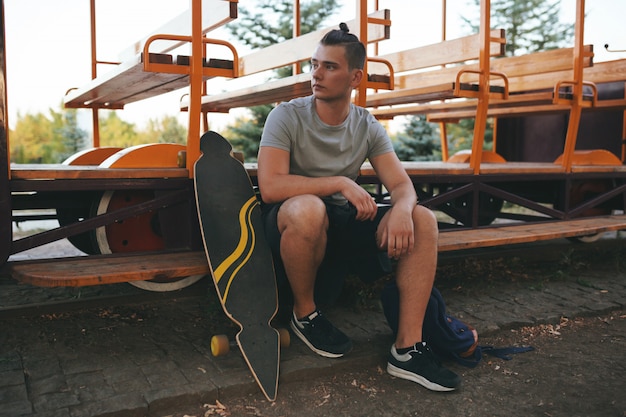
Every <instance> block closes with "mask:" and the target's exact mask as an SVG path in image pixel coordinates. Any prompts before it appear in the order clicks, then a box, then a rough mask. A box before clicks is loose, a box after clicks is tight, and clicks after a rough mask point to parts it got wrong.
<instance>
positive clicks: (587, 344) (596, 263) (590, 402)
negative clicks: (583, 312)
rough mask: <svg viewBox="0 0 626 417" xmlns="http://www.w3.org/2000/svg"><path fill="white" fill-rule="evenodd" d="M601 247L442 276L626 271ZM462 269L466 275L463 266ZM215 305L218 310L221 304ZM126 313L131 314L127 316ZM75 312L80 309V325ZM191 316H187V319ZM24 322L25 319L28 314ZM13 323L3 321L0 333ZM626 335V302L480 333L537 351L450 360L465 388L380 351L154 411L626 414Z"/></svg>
mask: <svg viewBox="0 0 626 417" xmlns="http://www.w3.org/2000/svg"><path fill="white" fill-rule="evenodd" d="M615 246H617V245H612V246H610V247H611V248H615ZM597 248H598V249H596V251H595V252H586V253H585V254H584V255H580V254H575V253H573V252H572V251H571V250H568V251H566V252H564V254H559V255H558V259H557V260H556V261H555V260H554V259H547V260H546V259H544V260H543V261H540V262H538V263H537V262H530V261H529V258H524V257H521V258H515V259H514V258H510V257H507V256H504V257H500V258H498V259H496V260H495V261H490V262H475V261H471V260H461V261H457V262H452V263H449V264H447V266H446V265H443V266H441V268H440V270H439V274H440V275H442V276H445V282H441V281H440V282H439V283H440V284H441V285H446V286H447V288H448V289H454V290H455V291H461V292H463V293H464V294H467V296H472V294H474V295H475V294H476V293H477V292H478V291H479V289H480V288H484V287H485V286H494V285H496V284H497V282H498V280H500V281H501V280H502V279H503V278H502V276H503V275H505V276H506V280H508V281H510V282H512V283H518V284H519V283H522V284H523V285H524V286H534V287H541V285H542V283H543V282H545V281H547V280H553V279H557V280H561V279H576V280H578V281H580V280H581V278H579V277H578V274H577V273H576V271H577V270H580V269H584V270H586V271H587V272H589V271H590V270H591V271H594V273H596V274H607V273H622V274H623V273H626V272H624V264H623V261H622V259H626V258H624V257H623V255H624V254H625V253H626V244H623V245H620V246H619V248H618V249H619V250H617V249H615V252H614V253H609V251H608V250H607V249H606V247H602V246H598V247H597ZM470 262H471V264H470ZM468 271H474V276H470V275H468ZM495 271H497V272H498V273H495ZM503 271H504V272H506V274H504V273H503ZM455 272H457V273H458V274H457V275H455ZM586 276H589V274H586ZM581 284H585V283H584V282H581ZM438 285H439V284H438ZM353 292H355V291H353ZM359 297H360V301H359V300H356V301H355V302H357V303H359V304H360V303H361V301H362V299H365V300H367V299H368V298H370V297H369V295H368V294H363V293H360V292H359ZM203 302H204V301H203ZM152 309H154V311H152ZM126 310H128V311H126ZM203 310H204V309H203ZM211 310H212V311H216V312H219V309H218V308H217V307H216V308H215V309H211ZM112 311H113V313H115V314H116V316H117V317H119V318H118V319H117V320H119V321H124V320H125V322H126V321H127V322H129V323H134V322H136V321H137V319H136V318H135V315H136V314H139V313H137V311H138V310H137V307H136V306H133V308H132V309H131V308H128V307H124V306H118V307H116V308H114V309H112ZM141 311H143V310H141ZM204 311H205V312H206V310H204ZM105 312H109V311H108V310H106V309H103V313H102V314H104V313H105ZM109 313H110V312H109ZM131 313H132V314H131ZM111 314H112V313H111ZM142 314H143V315H144V316H145V317H144V319H145V318H147V317H149V316H150V314H153V315H155V316H159V314H158V311H157V310H156V308H155V307H150V306H147V307H146V308H145V311H143V312H142ZM204 314H206V313H204ZM139 316H141V314H139ZM139 316H138V317H139ZM126 317H129V318H128V319H127V320H126V319H125V318H126ZM141 317H143V316H141ZM60 318H61V319H62V320H60V322H62V323H63V324H64V325H65V326H78V325H81V324H80V320H81V313H80V312H75V313H67V314H63V317H60ZM72 318H76V322H77V323H78V324H75V323H74V322H73V320H72ZM54 319H55V320H56V317H54ZM131 319H132V320H131ZM177 319H180V318H176V317H168V320H171V321H172V323H171V325H172V328H173V329H174V330H176V320H177ZM190 319H192V318H191V317H187V316H186V317H185V320H190ZM45 320H49V317H48V316H46V317H43V316H42V317H40V318H39V319H30V320H29V321H28V324H29V325H31V326H33V327H34V328H35V329H39V327H36V326H41V325H42V324H41V322H42V321H45ZM197 320H202V321H203V322H211V323H216V325H217V323H224V320H225V319H223V317H222V319H221V320H218V319H217V318H216V317H204V316H202V317H198V318H197ZM16 322H18V320H16ZM19 323H22V324H24V322H23V321H19ZM220 325H221V324H220ZM48 327H49V325H47V326H46V328H48ZM78 328H80V327H78ZM4 330H6V329H0V332H3V331H4ZM37 331H41V330H37ZM204 334H206V332H205V331H204V330H203V332H200V329H198V334H197V335H195V334H194V335H195V336H197V337H198V338H201V337H203V335H204ZM625 334H626V311H613V312H611V313H607V314H604V315H602V316H599V317H598V316H596V317H578V318H576V317H570V318H568V319H566V318H563V319H561V322H560V323H559V324H543V325H538V326H534V327H520V328H514V329H506V330H500V331H497V332H495V333H490V334H489V335H488V336H485V335H481V338H480V344H481V345H483V346H488V345H493V346H496V347H505V346H522V345H523V346H527V345H530V346H533V347H534V348H535V350H534V351H532V352H527V353H523V354H519V355H515V356H513V357H512V359H511V360H510V361H505V360H502V359H497V358H494V357H490V356H484V358H483V360H482V362H481V363H480V364H479V365H478V366H477V367H476V368H472V369H470V368H466V367H463V366H461V365H456V364H448V365H449V367H450V368H451V369H452V370H454V371H455V372H457V373H459V374H460V375H461V376H462V379H463V385H462V387H461V389H460V390H458V391H456V392H452V393H435V392H430V391H428V390H426V389H424V388H422V387H421V386H418V385H417V384H414V383H412V382H408V381H404V380H400V379H395V378H393V377H391V376H389V375H388V374H387V373H386V371H385V366H386V361H385V359H384V357H383V356H382V355H381V359H380V361H379V363H377V364H374V365H369V364H364V365H363V366H362V367H359V369H354V370H349V371H348V370H346V371H343V372H336V373H333V374H332V375H331V376H329V375H328V374H326V375H325V376H322V377H318V378H314V379H310V380H302V381H286V382H285V383H281V385H280V387H279V392H278V399H277V401H276V402H274V403H270V402H268V401H266V400H263V397H262V396H260V395H259V393H258V392H256V391H255V392H254V393H253V394H251V395H247V394H245V395H242V396H237V395H236V394H231V395H229V396H226V397H224V398H222V399H221V400H220V401H221V402H216V403H211V404H201V403H198V404H180V408H179V410H178V411H177V412H176V413H174V414H171V413H169V414H166V413H165V412H164V413H159V412H158V410H154V411H155V412H156V413H155V414H152V413H151V415H156V416H158V417H184V416H187V417H209V416H266V417H273V416H285V417H296V416H297V417H304V416H306V417H309V416H311V417H315V416H324V417H326V416H350V417H357V416H359V417H360V416H438V417H447V416H450V417H453V416H454V417H458V416H479V417H484V416H506V417H511V416H544V417H545V416H548V417H557V416H563V417H566V416H567V417H595V416H598V417H626V396H625V395H624V382H625V381H626V379H625V378H624V374H625V373H626V337H625V336H624V335H625ZM194 335H191V336H190V337H194ZM296 343H299V342H296ZM311 355H313V353H311Z"/></svg>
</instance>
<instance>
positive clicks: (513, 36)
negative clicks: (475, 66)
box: [463, 0, 574, 55]
mask: <svg viewBox="0 0 626 417" xmlns="http://www.w3.org/2000/svg"><path fill="white" fill-rule="evenodd" d="M473 1H474V4H475V5H476V6H478V5H479V4H480V0H473ZM560 10H561V0H492V2H491V26H492V27H494V28H500V29H505V30H506V52H507V55H522V54H526V53H531V52H538V51H545V50H549V49H555V48H559V47H562V46H564V45H568V44H571V43H572V39H573V37H574V25H573V23H563V22H561V21H560V16H559V15H560ZM463 21H464V22H465V24H466V25H467V26H468V27H469V28H470V29H471V31H472V33H475V32H477V31H478V25H477V24H476V22H478V21H479V20H478V19H476V18H475V17H471V16H467V15H466V16H465V17H463Z"/></svg>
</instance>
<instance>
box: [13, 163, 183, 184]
mask: <svg viewBox="0 0 626 417" xmlns="http://www.w3.org/2000/svg"><path fill="white" fill-rule="evenodd" d="M188 176H189V173H188V172H187V170H186V169H185V168H141V169H136V168H102V167H99V166H95V165H92V166H85V165H83V166H76V165H61V164H11V180H12V181H13V180H55V179H76V180H79V179H112V178H124V179H130V178H137V179H139V178H187V177H188Z"/></svg>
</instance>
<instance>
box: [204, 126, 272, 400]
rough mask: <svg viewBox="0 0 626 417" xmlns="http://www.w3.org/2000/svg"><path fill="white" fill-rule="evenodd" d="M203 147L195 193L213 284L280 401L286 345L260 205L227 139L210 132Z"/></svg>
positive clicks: (261, 379)
mask: <svg viewBox="0 0 626 417" xmlns="http://www.w3.org/2000/svg"><path fill="white" fill-rule="evenodd" d="M200 149H201V151H202V155H201V157H200V158H199V159H198V161H197V162H196V164H195V166H194V173H195V175H194V184H195V195H196V203H197V207H198V217H199V219H200V226H201V229H202V238H203V241H204V247H205V251H206V255H207V260H208V263H209V267H210V269H211V272H212V274H211V275H212V277H213V282H214V284H215V288H216V289H217V292H218V295H219V298H220V301H221V303H222V307H223V308H224V312H225V313H226V315H227V316H228V317H229V318H230V319H231V320H232V321H233V322H235V323H236V324H237V325H238V326H239V327H240V331H239V333H238V334H237V336H236V340H237V344H238V345H239V348H240V349H241V352H242V354H243V357H244V359H245V361H246V363H247V364H248V367H249V368H250V371H251V372H252V375H253V377H254V378H255V379H256V381H257V383H258V384H259V387H260V388H261V390H262V391H263V394H264V395H265V396H266V397H267V398H268V400H270V401H274V400H275V399H276V393H277V391H278V374H279V364H280V343H279V334H278V331H276V330H275V329H274V328H272V327H271V325H270V321H271V320H272V319H273V318H274V316H275V315H276V313H277V311H278V294H277V290H276V280H275V273H274V264H273V261H272V254H271V251H270V249H269V246H268V245H267V244H266V242H265V232H264V228H263V224H262V221H261V210H260V207H259V203H258V200H257V197H256V194H255V192H254V189H253V186H252V182H251V181H250V177H249V176H248V174H247V173H246V170H245V168H244V166H243V164H241V162H239V161H238V160H236V159H235V158H233V157H232V155H231V152H232V146H231V145H230V143H228V141H227V140H226V139H224V138H223V137H222V136H220V135H219V134H217V133H215V132H207V133H205V134H204V135H202V138H201V139H200Z"/></svg>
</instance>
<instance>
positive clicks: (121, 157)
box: [95, 143, 204, 292]
mask: <svg viewBox="0 0 626 417" xmlns="http://www.w3.org/2000/svg"><path fill="white" fill-rule="evenodd" d="M184 150H185V146H184V145H180V144H173V143H156V144H147V145H137V146H133V147H131V148H126V149H122V150H120V151H118V152H115V153H114V154H112V155H111V156H109V157H108V158H106V159H105V160H104V161H102V162H101V163H100V165H99V167H100V168H137V169H141V168H176V167H178V166H179V164H178V155H179V153H180V152H182V151H184ZM153 198H154V191H152V190H116V191H106V192H105V193H104V194H103V195H102V197H101V198H100V201H99V203H98V205H97V210H96V214H105V213H109V212H112V211H114V210H117V209H120V208H124V207H127V206H132V205H136V204H140V203H143V202H145V201H149V200H152V199H153ZM95 240H96V245H97V246H98V248H99V250H100V252H101V253H103V254H108V253H127V252H151V251H159V250H163V249H165V242H164V239H163V236H162V234H161V230H160V223H159V217H158V213H157V212H152V211H150V212H147V213H143V214H140V215H138V216H134V217H129V218H126V219H124V220H120V221H118V222H115V223H112V224H109V225H106V226H103V227H99V228H97V229H96V232H95ZM203 277H204V275H193V276H188V277H182V278H180V279H177V280H174V281H167V282H158V281H156V280H153V281H130V282H129V283H130V284H131V285H134V286H135V287H138V288H141V289H144V290H148V291H159V292H164V291H175V290H179V289H181V288H185V287H188V286H190V285H192V284H194V283H195V282H197V281H198V280H200V279H201V278H203Z"/></svg>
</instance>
